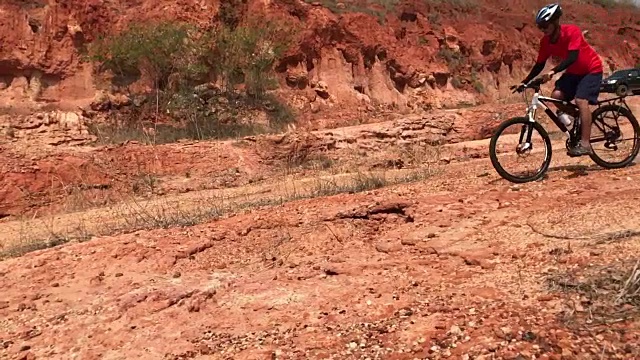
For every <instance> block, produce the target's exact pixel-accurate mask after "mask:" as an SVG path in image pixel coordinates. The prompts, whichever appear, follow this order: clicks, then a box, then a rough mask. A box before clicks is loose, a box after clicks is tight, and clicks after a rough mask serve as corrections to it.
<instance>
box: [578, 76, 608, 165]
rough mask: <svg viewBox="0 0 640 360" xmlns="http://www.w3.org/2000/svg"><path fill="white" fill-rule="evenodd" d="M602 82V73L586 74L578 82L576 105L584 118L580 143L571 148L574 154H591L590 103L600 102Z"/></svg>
mask: <svg viewBox="0 0 640 360" xmlns="http://www.w3.org/2000/svg"><path fill="white" fill-rule="evenodd" d="M601 83H602V73H598V74H588V75H585V76H584V77H583V78H582V80H580V82H579V83H578V88H577V90H576V105H577V106H578V108H579V109H580V118H581V119H582V125H581V127H580V130H581V135H582V136H581V139H580V144H579V146H578V147H577V148H576V149H571V152H572V154H573V155H577V156H580V155H586V154H590V153H591V152H592V151H593V150H592V149H591V144H590V143H589V139H590V138H591V109H590V108H589V105H594V104H596V103H597V102H598V96H599V95H600V84H601Z"/></svg>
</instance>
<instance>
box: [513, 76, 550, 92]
mask: <svg viewBox="0 0 640 360" xmlns="http://www.w3.org/2000/svg"><path fill="white" fill-rule="evenodd" d="M542 84H543V81H542V78H537V79H533V80H531V81H529V83H528V84H520V85H513V86H511V87H510V89H511V90H513V92H512V93H514V94H515V93H516V92H523V91H524V89H526V88H529V89H534V90H536V91H540V85H542Z"/></svg>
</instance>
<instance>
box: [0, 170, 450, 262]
mask: <svg viewBox="0 0 640 360" xmlns="http://www.w3.org/2000/svg"><path fill="white" fill-rule="evenodd" d="M436 173H437V169H435V168H434V167H433V166H432V165H427V166H424V167H419V168H415V169H408V170H399V171H396V172H394V173H392V174H389V173H387V172H384V171H379V172H362V171H356V172H354V173H351V174H342V175H338V176H332V177H326V178H314V179H310V181H305V180H301V181H294V182H285V183H278V184H276V185H275V188H276V189H278V191H277V192H275V194H273V196H269V197H258V198H254V199H252V196H251V195H252V194H246V195H235V196H225V195H223V194H222V193H221V194H214V195H211V194H210V195H205V194H202V195H201V196H200V198H199V199H197V200H196V199H191V200H190V201H188V202H185V201H184V200H183V201H180V199H179V198H175V199H173V200H170V199H160V200H150V201H144V202H143V201H138V200H136V199H135V198H130V199H129V201H123V202H120V203H118V204H114V205H112V206H111V207H109V208H108V209H105V211H103V212H102V215H101V216H100V217H98V218H94V219H85V218H83V217H78V218H75V219H74V221H73V222H74V224H73V225H71V226H66V227H65V228H64V229H61V228H60V226H54V225H55V224H54V223H53V218H52V219H51V220H50V221H48V220H42V219H38V220H27V221H26V222H24V223H23V224H24V231H23V232H21V234H20V235H21V237H20V239H19V241H18V242H17V243H14V244H10V245H9V246H6V247H5V248H0V260H3V259H6V258H10V257H16V256H21V255H24V254H26V253H28V252H31V251H36V250H41V249H45V248H48V247H53V246H58V245H62V244H65V243H68V242H72V241H86V240H89V239H91V238H92V237H94V236H107V235H113V234H122V233H130V232H134V231H138V230H144V229H158V228H163V229H166V228H172V227H184V226H193V225H196V224H200V223H203V222H205V221H211V220H214V219H217V218H220V217H222V216H225V215H230V214H235V213H238V212H241V211H244V210H247V209H256V208H259V207H262V206H274V205H281V204H284V203H287V202H290V201H295V200H301V199H310V198H316V197H324V196H332V195H337V194H342V193H351V194H352V193H358V192H363V191H368V190H374V189H378V188H382V187H386V186H391V185H395V184H402V183H408V182H414V181H421V180H424V179H427V178H429V177H431V176H433V175H434V174H436ZM141 181H142V182H143V183H144V184H143V185H141V186H146V187H148V186H153V184H155V183H156V182H157V179H155V178H152V177H150V176H149V175H146V176H143V178H142V179H141ZM150 182H152V183H153V184H152V183H150ZM38 224H42V225H41V226H38Z"/></svg>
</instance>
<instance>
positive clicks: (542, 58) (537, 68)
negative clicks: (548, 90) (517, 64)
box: [522, 38, 550, 84]
mask: <svg viewBox="0 0 640 360" xmlns="http://www.w3.org/2000/svg"><path fill="white" fill-rule="evenodd" d="M549 56H550V54H549V48H548V45H547V42H546V41H545V38H542V39H541V40H540V48H539V50H538V57H537V59H536V64H535V65H533V68H532V69H531V71H530V72H529V75H527V77H526V78H524V80H522V83H523V84H527V83H528V82H529V81H531V80H532V79H533V78H534V77H536V76H538V75H539V74H540V73H541V72H542V70H544V66H545V65H546V64H547V59H548V58H549Z"/></svg>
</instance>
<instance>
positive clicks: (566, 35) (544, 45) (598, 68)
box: [537, 24, 602, 75]
mask: <svg viewBox="0 0 640 360" xmlns="http://www.w3.org/2000/svg"><path fill="white" fill-rule="evenodd" d="M570 50H579V51H578V59H577V60H576V61H575V62H574V63H573V64H571V65H569V67H568V68H567V70H566V71H565V72H566V73H568V74H576V75H586V74H594V73H600V72H602V61H601V60H600V57H599V56H598V53H596V51H595V50H593V48H592V47H591V45H589V43H587V41H586V40H585V39H584V36H583V35H582V31H581V30H580V28H579V27H577V26H576V25H571V24H561V25H560V37H559V38H558V42H556V43H555V44H552V43H551V41H550V38H549V36H547V35H545V36H543V37H542V39H540V50H539V51H538V60H537V62H540V63H541V62H544V61H546V60H547V59H548V58H549V57H550V56H557V57H559V58H560V59H562V60H564V59H566V58H567V56H568V54H569V51H570Z"/></svg>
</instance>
